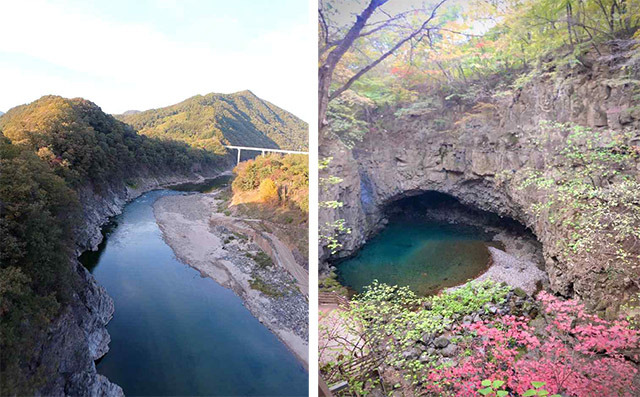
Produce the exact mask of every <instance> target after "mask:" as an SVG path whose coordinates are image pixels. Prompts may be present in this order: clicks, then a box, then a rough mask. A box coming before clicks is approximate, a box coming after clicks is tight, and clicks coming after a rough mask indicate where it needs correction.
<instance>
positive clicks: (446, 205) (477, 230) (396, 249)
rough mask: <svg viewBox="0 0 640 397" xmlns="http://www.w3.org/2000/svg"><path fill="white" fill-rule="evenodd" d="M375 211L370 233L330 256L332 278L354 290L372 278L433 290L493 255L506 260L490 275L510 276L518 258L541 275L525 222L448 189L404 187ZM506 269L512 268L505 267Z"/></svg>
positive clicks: (479, 269)
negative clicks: (342, 254) (343, 253)
mask: <svg viewBox="0 0 640 397" xmlns="http://www.w3.org/2000/svg"><path fill="white" fill-rule="evenodd" d="M381 213H382V221H381V222H380V225H381V227H380V228H379V230H378V231H377V233H375V234H374V235H373V236H371V238H369V239H368V241H367V242H366V243H365V244H364V245H363V246H362V247H360V249H359V250H358V251H357V252H355V253H354V255H352V256H350V257H349V258H346V259H343V260H341V261H339V262H336V263H334V265H335V266H336V274H337V276H338V280H339V281H340V283H341V284H342V285H344V286H346V287H348V288H349V289H351V290H352V292H354V293H359V292H363V291H364V290H365V288H366V286H367V285H370V284H371V283H372V282H373V281H374V280H378V281H379V282H383V283H386V284H389V285H398V286H408V287H409V288H410V289H411V290H413V291H414V292H415V293H417V294H418V295H422V296H429V295H434V294H437V293H438V292H440V291H442V290H443V289H446V288H451V287H455V286H458V285H461V284H464V283H466V282H467V281H469V280H472V279H476V278H478V277H480V276H482V275H483V274H485V273H486V272H487V271H488V269H489V268H490V267H492V266H493V265H495V263H496V261H505V262H507V263H506V265H505V266H506V267H505V268H503V269H501V270H500V273H499V278H501V279H502V280H496V281H505V279H504V277H516V278H517V277H518V273H520V272H521V271H522V269H521V268H520V267H522V266H524V264H526V265H528V266H529V268H531V267H535V268H536V270H535V271H536V272H538V273H537V274H543V272H542V271H543V270H544V269H543V263H544V260H543V257H542V246H541V244H540V243H539V242H538V240H537V239H536V236H535V235H534V233H533V232H532V231H531V230H530V229H528V228H527V227H525V226H524V225H522V224H521V223H519V222H518V221H516V220H514V219H511V218H509V217H504V216H499V215H497V214H495V213H491V212H487V211H483V210H480V209H478V208H474V207H471V206H468V205H465V204H463V203H461V202H460V201H459V200H458V199H457V198H455V197H454V196H451V195H448V194H444V193H440V192H436V191H417V192H407V193H403V194H402V195H401V196H398V197H394V198H392V199H390V200H387V202H386V203H385V204H384V205H383V206H382V211H381ZM490 248H491V249H490ZM496 250H498V251H496ZM496 252H497V253H496ZM497 256H499V258H500V259H496V257H497ZM511 263H514V264H515V265H513V266H512V265H511ZM519 266H520V267H519ZM505 269H506V270H505ZM510 269H511V270H510ZM510 271H512V272H513V273H514V274H511V275H508V274H504V273H508V272H510ZM494 276H495V272H494ZM492 278H495V277H492ZM538 284H540V285H537V287H536V289H539V288H540V287H541V282H538Z"/></svg>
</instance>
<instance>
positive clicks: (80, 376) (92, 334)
mask: <svg viewBox="0 0 640 397" xmlns="http://www.w3.org/2000/svg"><path fill="white" fill-rule="evenodd" d="M76 270H77V273H78V276H79V279H80V283H79V287H78V289H77V290H76V292H75V293H74V294H73V296H72V300H71V304H70V305H69V306H67V307H66V308H65V309H64V311H63V312H62V314H61V315H60V316H59V317H58V318H57V319H56V320H55V321H54V322H53V323H52V324H51V326H50V327H49V330H48V333H47V335H46V337H45V338H44V339H43V340H42V341H41V343H40V346H39V348H38V350H39V351H40V352H41V353H40V354H41V359H40V363H41V367H44V368H46V369H48V370H51V372H52V373H55V374H56V376H54V377H52V378H50V379H48V381H47V384H46V385H45V387H44V388H42V389H41V390H40V392H39V395H42V396H64V395H71V396H124V393H123V391H122V389H121V388H120V386H118V385H116V384H114V383H111V382H110V381H109V379H107V378H106V377H105V376H103V375H99V374H98V373H97V372H96V366H95V360H97V359H99V358H100V357H102V356H104V355H105V354H106V353H107V351H108V350H109V342H110V341H111V338H110V336H109V333H108V332H107V330H106V325H107V323H108V322H109V320H111V318H112V317H113V312H114V306H113V300H112V299H111V297H110V296H109V295H108V294H107V292H106V291H105V289H104V288H103V287H101V286H100V285H98V283H97V282H96V281H95V279H94V278H93V276H91V274H89V272H88V271H87V270H86V269H85V268H84V266H82V265H81V264H80V263H76Z"/></svg>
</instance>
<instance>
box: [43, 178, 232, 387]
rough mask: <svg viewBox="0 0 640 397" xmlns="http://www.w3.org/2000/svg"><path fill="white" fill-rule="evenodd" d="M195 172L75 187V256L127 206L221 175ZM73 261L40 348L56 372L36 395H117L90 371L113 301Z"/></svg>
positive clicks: (91, 246)
mask: <svg viewBox="0 0 640 397" xmlns="http://www.w3.org/2000/svg"><path fill="white" fill-rule="evenodd" d="M196 170H197V171H198V173H197V174H196V173H192V174H190V175H182V174H170V175H163V176H152V175H141V176H140V177H138V178H136V179H133V181H134V182H133V183H130V185H127V184H126V183H124V182H123V181H118V182H116V183H113V184H112V185H110V186H109V187H101V188H100V190H99V191H98V189H96V188H95V187H93V186H91V185H85V186H83V187H82V188H79V189H78V190H77V192H78V197H79V199H80V202H81V205H82V209H83V222H82V226H81V227H80V228H79V229H78V230H77V232H76V244H77V247H78V248H77V253H78V254H79V253H81V252H83V251H85V250H95V249H96V248H97V246H98V244H100V242H101V241H102V238H103V236H102V232H101V227H102V225H104V224H105V223H106V222H107V221H108V220H109V218H110V217H112V216H115V215H118V214H120V213H121V212H122V209H123V208H124V206H125V205H126V204H127V202H129V201H131V200H133V199H135V198H136V197H138V196H140V195H142V194H143V193H145V192H148V191H150V190H153V189H157V188H159V187H162V186H166V185H171V184H176V183H183V182H193V181H198V180H201V179H202V178H203V177H213V176H216V175H218V174H219V173H220V172H221V170H217V169H209V170H203V169H199V168H197V169H196ZM74 262H75V267H76V271H77V273H78V275H79V283H78V285H77V286H76V288H75V293H74V294H73V296H72V300H71V304H70V305H69V306H68V307H67V308H66V309H65V310H64V311H63V313H62V314H61V315H60V316H59V317H58V318H57V319H56V320H55V321H54V322H53V323H52V325H51V326H50V327H49V332H48V334H47V335H46V336H45V337H44V338H43V339H42V343H41V344H40V348H39V350H40V351H41V365H42V366H44V367H45V368H55V373H56V376H54V377H53V378H51V379H49V380H48V383H47V384H46V386H45V387H44V388H43V389H42V390H40V395H43V396H61V395H74V396H122V395H124V394H123V391H122V389H121V388H120V386H118V385H116V384H114V383H111V382H110V381H109V379H107V378H106V377H105V376H103V375H100V374H98V373H97V372H96V367H95V360H97V359H99V358H100V357H102V356H104V355H105V354H106V353H107V352H108V351H109V342H110V341H111V337H110V336H109V333H108V332H107V329H106V326H107V324H108V322H109V321H110V320H111V318H112V317H113V313H114V305H113V300H112V299H111V297H110V296H109V295H108V294H107V291H106V290H105V289H104V288H103V287H101V286H100V285H98V284H97V282H96V280H95V279H94V278H93V276H92V275H91V274H90V273H89V272H88V271H87V270H86V269H85V268H84V266H83V265H81V264H80V263H79V262H77V261H74Z"/></svg>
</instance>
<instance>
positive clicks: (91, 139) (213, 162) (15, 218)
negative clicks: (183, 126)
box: [0, 96, 226, 395]
mask: <svg viewBox="0 0 640 397" xmlns="http://www.w3.org/2000/svg"><path fill="white" fill-rule="evenodd" d="M225 161H226V159H224V158H222V157H220V156H216V155H214V154H212V153H208V152H206V151H204V150H201V149H193V148H190V147H188V146H187V145H186V144H184V143H179V142H165V141H160V140H157V139H153V138H148V137H145V136H140V135H138V134H137V133H136V132H135V131H134V130H133V129H132V128H131V127H130V126H128V125H126V124H124V123H122V122H120V121H118V120H116V119H115V118H113V117H112V116H109V115H107V114H105V113H103V112H102V111H101V109H100V108H99V107H98V106H96V105H95V104H94V103H92V102H89V101H87V100H84V99H80V98H76V99H65V98H62V97H58V96H46V97H43V98H41V99H39V100H37V101H35V102H33V103H31V104H29V105H24V106H19V107H16V108H13V109H11V110H10V111H8V112H7V114H5V115H4V116H3V117H2V118H0V331H1V332H0V333H1V335H2V338H1V340H0V343H1V345H0V386H1V389H0V394H2V395H16V394H17V395H31V394H33V393H34V392H35V391H36V390H40V388H41V387H43V386H44V385H45V382H52V381H54V380H55V379H56V377H55V376H52V375H51V373H52V371H57V369H56V368H52V367H50V366H45V365H41V360H42V359H43V358H42V357H40V354H42V351H41V349H42V344H43V343H44V342H43V335H44V334H45V331H46V330H47V329H48V327H50V326H51V324H52V322H53V321H54V319H56V318H57V317H58V316H59V315H60V314H61V313H63V312H64V311H65V308H66V307H67V306H68V305H69V304H70V302H72V301H78V300H79V299H81V298H79V297H78V295H82V292H80V291H82V288H83V287H84V286H83V285H82V282H83V281H82V280H81V278H80V277H79V274H81V273H79V272H77V271H76V270H75V266H76V263H77V262H76V259H75V255H74V253H75V250H76V246H75V241H74V235H75V232H76V230H77V229H78V227H79V226H80V225H81V224H82V223H83V221H84V220H83V212H82V208H81V205H80V203H79V200H78V195H77V192H78V191H80V189H85V190H86V189H87V188H88V189H90V190H92V191H93V192H94V193H95V194H96V195H97V196H100V194H102V193H101V192H103V191H105V190H106V189H107V188H108V187H110V186H124V185H125V184H128V183H129V182H128V181H129V180H130V179H131V180H135V179H132V178H135V177H137V176H139V175H144V176H158V175H161V174H164V173H178V174H184V175H188V174H191V173H192V171H193V169H194V167H197V168H203V167H217V166H218V165H219V166H220V167H222V165H223V164H226V163H225ZM131 183H133V182H131ZM83 204H85V205H86V204H87V203H83ZM84 310H86V308H85V309H84ZM92 310H94V309H92ZM67 312H68V311H67ZM75 343H79V342H75ZM50 359H59V358H56V357H53V358H50ZM78 362H82V360H80V359H78Z"/></svg>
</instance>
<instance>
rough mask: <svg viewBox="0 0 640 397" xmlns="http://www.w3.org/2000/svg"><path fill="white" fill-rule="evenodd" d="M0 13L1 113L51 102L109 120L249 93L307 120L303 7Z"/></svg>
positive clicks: (159, 1)
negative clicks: (88, 105) (82, 104)
mask: <svg viewBox="0 0 640 397" xmlns="http://www.w3.org/2000/svg"><path fill="white" fill-rule="evenodd" d="M0 15H2V16H3V18H2V19H3V21H2V23H0V111H4V112H6V111H7V110H9V109H10V108H12V107H14V106H17V105H21V104H24V103H29V102H32V101H34V100H36V99H38V98H39V97H41V96H43V95H47V94H55V95H61V96H64V97H69V98H73V97H83V98H85V99H89V100H91V101H93V102H95V103H96V104H97V105H98V106H100V107H101V108H102V109H103V110H104V111H105V112H107V113H112V114H117V113H122V112H124V111H126V110H146V109H151V108H157V107H163V106H168V105H172V104H174V103H178V102H180V101H182V100H184V99H186V98H189V97H191V96H194V95H197V94H207V93H209V92H219V93H232V92H237V91H242V90H245V89H249V90H251V91H252V92H253V93H254V94H256V95H258V96H259V97H260V98H262V99H265V100H267V101H269V102H271V103H273V104H275V105H277V106H279V107H281V108H283V109H285V110H288V111H290V112H292V113H293V114H295V115H297V116H298V117H300V118H302V119H303V120H305V121H311V120H313V119H314V117H315V109H314V108H313V100H314V98H315V95H316V88H315V87H314V85H315V83H314V82H315V80H314V77H315V73H314V71H315V68H316V65H315V63H314V62H311V61H310V60H312V59H315V56H316V43H317V40H316V38H315V21H312V20H311V15H312V14H311V13H310V12H309V2H308V1H304V0H201V1H200V0H135V1H131V0H101V1H98V0H49V1H45V0H20V1H1V2H0ZM311 26H313V27H312V28H310V27H311Z"/></svg>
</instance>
